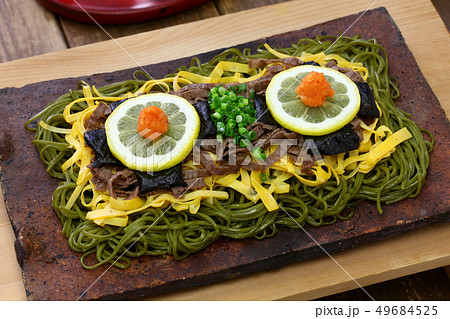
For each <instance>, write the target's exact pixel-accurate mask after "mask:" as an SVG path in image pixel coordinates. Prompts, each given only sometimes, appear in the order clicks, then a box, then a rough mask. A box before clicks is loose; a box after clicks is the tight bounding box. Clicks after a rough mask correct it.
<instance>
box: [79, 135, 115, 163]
mask: <svg viewBox="0 0 450 319" xmlns="http://www.w3.org/2000/svg"><path fill="white" fill-rule="evenodd" d="M84 141H85V143H86V145H87V146H89V147H90V148H91V149H92V151H93V152H94V154H95V161H94V162H93V163H92V164H91V165H92V167H101V166H103V165H106V164H116V165H122V163H121V162H120V161H119V160H118V159H117V158H115V157H114V155H113V154H112V153H111V150H110V149H109V146H108V141H107V139H106V131H105V129H96V130H91V131H86V132H85V133H84Z"/></svg>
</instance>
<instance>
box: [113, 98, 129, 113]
mask: <svg viewBox="0 0 450 319" xmlns="http://www.w3.org/2000/svg"><path fill="white" fill-rule="evenodd" d="M126 100H128V98H126V99H123V100H120V101H115V102H112V103H111V104H110V105H109V106H110V108H111V111H114V110H115V109H116V108H117V107H118V106H119V105H120V104H122V103H123V102H125V101H126Z"/></svg>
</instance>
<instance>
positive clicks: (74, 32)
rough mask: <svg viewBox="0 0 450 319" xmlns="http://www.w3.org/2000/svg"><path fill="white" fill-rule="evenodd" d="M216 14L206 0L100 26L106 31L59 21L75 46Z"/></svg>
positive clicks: (95, 27)
mask: <svg viewBox="0 0 450 319" xmlns="http://www.w3.org/2000/svg"><path fill="white" fill-rule="evenodd" d="M216 16H218V13H217V10H216V7H215V6H214V4H213V3H212V2H207V3H205V4H203V5H201V6H198V7H196V8H193V9H190V10H188V11H185V12H182V13H178V14H175V15H173V16H170V17H167V18H163V19H156V20H152V21H148V22H142V23H136V24H130V25H127V26H125V27H124V26H117V25H105V26H102V27H103V28H104V29H105V31H106V32H107V33H106V32H105V31H104V30H102V29H101V28H100V27H99V26H98V25H96V24H87V23H81V22H77V21H74V20H69V19H66V18H63V17H61V18H60V21H61V25H62V28H63V31H64V34H65V35H66V39H67V42H68V44H69V47H77V46H80V45H85V44H89V43H95V42H100V41H104V40H110V39H111V37H112V38H114V39H116V38H120V37H123V36H127V35H133V34H137V33H141V32H145V31H151V30H156V29H161V28H165V27H169V26H173V25H178V24H183V23H187V22H192V21H197V20H203V19H206V18H211V17H216ZM110 36H111V37H110Z"/></svg>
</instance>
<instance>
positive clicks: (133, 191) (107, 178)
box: [90, 165, 139, 199]
mask: <svg viewBox="0 0 450 319" xmlns="http://www.w3.org/2000/svg"><path fill="white" fill-rule="evenodd" d="M90 170H91V173H92V182H93V183H94V184H95V189H96V190H99V191H103V192H104V191H108V192H109V194H110V196H111V197H114V198H117V197H124V198H127V199H130V198H133V197H135V196H136V195H137V193H138V188H139V184H138V182H137V179H136V176H135V174H134V173H133V171H132V170H130V169H128V168H126V167H123V166H116V165H104V166H102V167H90Z"/></svg>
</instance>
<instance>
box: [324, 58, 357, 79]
mask: <svg viewBox="0 0 450 319" xmlns="http://www.w3.org/2000/svg"><path fill="white" fill-rule="evenodd" d="M325 67H327V68H330V69H333V70H336V71H339V72H341V73H343V74H345V75H346V76H348V77H349V78H350V80H352V81H353V82H355V83H356V82H361V83H364V82H365V81H364V79H363V78H362V76H361V74H359V72H357V71H353V70H352V69H350V68H343V67H340V66H338V65H337V63H336V61H335V60H331V61H330V62H328V63H327V64H325Z"/></svg>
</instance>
